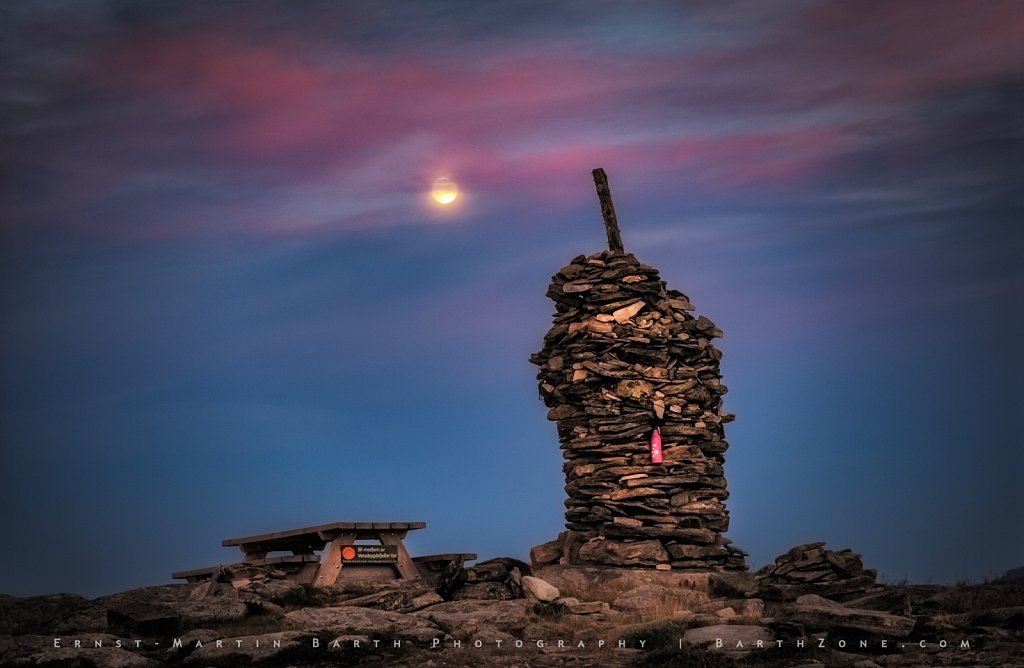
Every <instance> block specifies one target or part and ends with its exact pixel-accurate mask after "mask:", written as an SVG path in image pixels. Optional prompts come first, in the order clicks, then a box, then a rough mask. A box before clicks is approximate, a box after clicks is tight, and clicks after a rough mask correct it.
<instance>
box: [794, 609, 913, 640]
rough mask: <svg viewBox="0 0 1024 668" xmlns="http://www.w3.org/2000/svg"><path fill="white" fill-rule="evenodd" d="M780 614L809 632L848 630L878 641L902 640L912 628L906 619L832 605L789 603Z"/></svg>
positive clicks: (911, 621)
mask: <svg viewBox="0 0 1024 668" xmlns="http://www.w3.org/2000/svg"><path fill="white" fill-rule="evenodd" d="M783 611H784V613H785V618H786V621H789V622H795V623H797V624H802V625H803V626H804V628H806V629H807V631H809V632H818V631H842V630H848V629H849V630H855V631H862V632H864V633H868V634H871V635H874V636H879V637H882V638H906V637H907V636H909V635H910V632H911V631H913V630H914V624H915V621H914V620H913V619H912V618H910V617H901V616H899V615H890V614H888V613H885V612H877V611H875V610H858V609H856V608H847V607H842V606H834V605H807V604H803V603H793V604H790V605H787V606H785V608H784V609H783Z"/></svg>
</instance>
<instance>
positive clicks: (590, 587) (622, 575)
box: [535, 564, 754, 603]
mask: <svg viewBox="0 0 1024 668" xmlns="http://www.w3.org/2000/svg"><path fill="white" fill-rule="evenodd" d="M535 575H536V576H537V577H539V578H543V579H544V580H546V581H547V582H550V583H551V584H552V585H554V586H555V587H557V588H558V590H559V591H560V592H561V593H562V595H563V596H573V597H576V598H578V599H580V600H581V601H585V600H590V599H591V598H593V592H595V591H596V590H598V589H603V590H609V591H613V592H617V593H616V595H618V594H621V593H625V592H627V591H629V590H630V589H635V588H637V587H639V586H641V585H661V586H663V587H668V588H669V589H673V588H683V589H689V590H691V591H693V592H697V593H699V594H703V596H704V601H703V602H705V603H707V602H709V601H711V599H712V596H711V592H712V591H715V592H717V591H719V590H727V591H731V592H735V593H734V594H727V595H729V596H740V595H742V594H743V593H744V592H748V591H752V590H753V589H754V579H753V576H751V575H749V574H747V573H723V572H718V571H682V570H673V571H659V570H655V569H653V568H617V567H606V566H568V565H562V564H556V565H553V566H545V567H544V568H542V569H539V570H538V571H537V572H536V573H535ZM614 598H615V597H614V596H612V597H610V598H609V599H608V600H609V602H610V601H611V600H614Z"/></svg>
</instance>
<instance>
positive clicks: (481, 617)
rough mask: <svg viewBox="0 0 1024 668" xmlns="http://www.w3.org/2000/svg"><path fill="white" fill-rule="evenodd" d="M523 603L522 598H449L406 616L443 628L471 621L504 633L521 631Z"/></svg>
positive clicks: (456, 626)
mask: <svg viewBox="0 0 1024 668" xmlns="http://www.w3.org/2000/svg"><path fill="white" fill-rule="evenodd" d="M526 606H527V602H526V601H525V600H523V599H517V600H514V601H452V602H450V603H440V604H438V605H434V606H431V607H429V608H427V609H425V610H420V611H419V612H414V613H412V614H410V615H409V616H410V617H419V618H421V619H423V620H428V621H431V622H433V623H434V624H435V625H436V626H438V627H440V628H442V629H444V630H446V631H449V629H452V630H458V629H459V627H461V626H463V625H465V624H470V623H474V624H485V625H488V626H493V627H494V628H496V629H498V630H500V631H504V632H512V631H521V630H522V629H523V627H524V626H526ZM449 632H450V631H449Z"/></svg>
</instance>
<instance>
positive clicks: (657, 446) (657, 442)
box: [651, 427, 661, 464]
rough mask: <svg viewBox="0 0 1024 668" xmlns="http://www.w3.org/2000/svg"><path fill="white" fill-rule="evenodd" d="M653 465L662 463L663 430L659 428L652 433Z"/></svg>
mask: <svg viewBox="0 0 1024 668" xmlns="http://www.w3.org/2000/svg"><path fill="white" fill-rule="evenodd" d="M651 463H652V464H660V463H661V430H660V429H658V428H657V427H655V428H654V431H653V432H651Z"/></svg>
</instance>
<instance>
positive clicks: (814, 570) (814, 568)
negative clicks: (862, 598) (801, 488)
mask: <svg viewBox="0 0 1024 668" xmlns="http://www.w3.org/2000/svg"><path fill="white" fill-rule="evenodd" d="M877 575H878V574H877V572H876V571H874V570H873V569H865V568H864V563H863V561H861V555H859V554H857V553H856V552H854V551H853V550H851V549H848V548H847V549H845V550H838V551H834V550H828V549H825V543H823V542H817V543H806V544H804V545H797V546H796V547H794V548H793V549H791V550H789V551H788V552H786V553H785V554H782V555H779V556H778V557H776V559H775V563H774V564H769V565H767V566H765V567H764V568H762V569H761V570H759V571H758V572H757V573H755V577H756V578H757V581H758V584H759V586H760V590H761V593H762V595H764V597H765V598H769V599H781V600H787V599H789V600H791V599H795V598H796V597H798V596H801V595H803V594H818V595H820V596H828V597H834V596H837V595H848V594H856V593H861V592H864V591H867V590H868V589H870V588H871V587H873V586H874V585H875V580H876V578H877Z"/></svg>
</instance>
